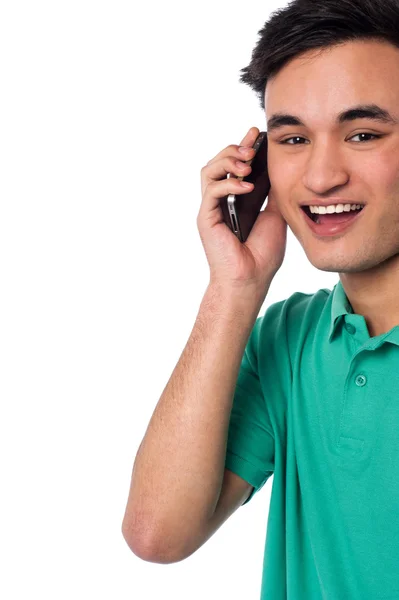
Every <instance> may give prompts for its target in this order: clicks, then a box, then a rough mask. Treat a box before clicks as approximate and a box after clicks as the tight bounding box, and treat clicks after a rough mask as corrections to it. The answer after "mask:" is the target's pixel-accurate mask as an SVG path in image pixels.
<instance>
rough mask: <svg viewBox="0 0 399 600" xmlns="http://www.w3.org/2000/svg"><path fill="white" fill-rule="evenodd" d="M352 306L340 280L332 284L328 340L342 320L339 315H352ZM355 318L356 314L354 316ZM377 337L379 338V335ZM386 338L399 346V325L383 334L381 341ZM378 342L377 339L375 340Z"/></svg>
mask: <svg viewBox="0 0 399 600" xmlns="http://www.w3.org/2000/svg"><path fill="white" fill-rule="evenodd" d="M353 314H354V313H353V308H352V306H351V304H350V302H349V300H348V297H347V295H346V294H345V290H344V288H343V285H342V283H341V280H339V281H338V283H337V284H336V285H335V286H334V288H333V292H332V301H331V323H330V331H329V335H328V340H329V341H330V342H331V338H332V336H333V335H334V333H335V330H336V328H337V326H338V323H340V322H341V321H342V319H341V318H340V317H343V318H344V319H345V316H346V315H353ZM355 318H356V316H355ZM375 339H377V338H375ZM378 339H381V338H380V336H379V338H378ZM383 340H386V341H389V342H391V343H393V344H396V345H398V346H399V326H396V327H393V328H392V329H391V330H390V331H389V332H387V333H385V334H383V336H382V339H381V341H383ZM377 343H378V344H379V343H380V342H379V341H378V342H377Z"/></svg>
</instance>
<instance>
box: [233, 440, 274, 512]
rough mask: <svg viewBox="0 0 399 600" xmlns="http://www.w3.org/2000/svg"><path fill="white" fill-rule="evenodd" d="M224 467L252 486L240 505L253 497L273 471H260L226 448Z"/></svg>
mask: <svg viewBox="0 0 399 600" xmlns="http://www.w3.org/2000/svg"><path fill="white" fill-rule="evenodd" d="M225 468H226V469H229V471H233V473H235V474H236V475H238V476H239V477H241V478H242V479H244V480H245V481H247V482H248V483H249V484H250V485H252V486H253V488H254V489H253V490H252V492H251V494H250V495H249V497H248V498H247V500H246V501H245V502H244V503H243V505H242V506H244V504H247V503H248V502H249V501H250V500H251V499H252V498H253V496H254V495H255V494H256V493H257V492H258V491H259V490H260V489H261V488H262V487H263V486H264V484H265V483H266V481H267V480H268V479H269V477H270V475H272V473H273V471H266V472H264V471H261V470H260V469H259V468H258V467H255V466H254V465H253V464H251V463H249V462H248V461H247V460H246V459H245V458H243V457H241V456H238V454H234V452H231V451H230V450H227V452H226V460H225Z"/></svg>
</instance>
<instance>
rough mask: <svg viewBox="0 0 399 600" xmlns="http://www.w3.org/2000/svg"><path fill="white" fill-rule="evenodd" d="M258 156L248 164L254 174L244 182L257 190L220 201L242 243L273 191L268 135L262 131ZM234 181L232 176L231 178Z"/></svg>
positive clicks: (248, 161)
mask: <svg viewBox="0 0 399 600" xmlns="http://www.w3.org/2000/svg"><path fill="white" fill-rule="evenodd" d="M253 148H254V150H255V156H254V157H253V158H251V159H250V160H247V161H245V162H246V164H247V165H251V167H252V171H251V172H250V174H249V175H246V176H245V177H243V176H240V177H237V179H238V180H240V181H250V182H251V183H253V184H254V187H253V188H252V190H251V191H250V192H247V193H246V194H242V195H241V194H237V195H236V194H229V196H225V197H224V198H221V199H220V208H221V209H222V213H223V220H224V222H225V223H226V225H227V226H228V227H229V228H230V229H231V231H232V232H233V233H234V234H235V235H236V236H237V237H238V239H239V240H240V242H245V241H246V240H247V238H248V236H249V234H250V232H251V229H252V227H253V226H254V224H255V221H256V219H257V217H258V215H259V213H260V210H261V208H262V206H263V204H264V202H265V200H266V197H267V196H268V194H269V191H270V179H269V173H268V170H267V132H266V131H261V132H260V133H259V135H258V137H257V138H256V141H255V143H254V145H253ZM230 177H234V175H232V174H231V173H228V174H227V178H228V179H229V178H230Z"/></svg>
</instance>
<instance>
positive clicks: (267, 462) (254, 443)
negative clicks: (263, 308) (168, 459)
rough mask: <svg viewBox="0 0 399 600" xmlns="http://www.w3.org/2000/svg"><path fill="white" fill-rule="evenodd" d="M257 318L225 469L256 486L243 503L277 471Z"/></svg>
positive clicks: (236, 400) (234, 407)
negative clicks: (261, 374)
mask: <svg viewBox="0 0 399 600" xmlns="http://www.w3.org/2000/svg"><path fill="white" fill-rule="evenodd" d="M261 320H262V317H258V319H257V320H256V322H255V325H254V327H253V329H252V332H251V334H250V336H249V339H248V342H247V345H246V348H245V351H244V354H243V358H242V361H241V366H240V370H239V373H238V378H237V383H236V387H235V391H234V399H233V405H232V410H231V415H230V422H229V429H228V438H227V449H226V459H225V468H226V469H229V470H230V471H233V472H234V473H236V474H237V475H239V476H240V477H242V479H244V480H245V481H247V482H248V483H250V484H251V485H252V486H253V487H254V489H253V490H252V493H251V495H250V496H249V497H248V498H247V500H246V501H245V502H244V504H247V503H248V502H249V501H250V500H251V499H252V498H253V496H254V495H255V494H256V492H258V491H259V490H260V489H261V488H262V486H263V485H264V484H265V483H266V481H267V480H268V479H269V477H270V476H271V475H272V473H273V472H274V435H273V428H272V425H271V422H270V418H269V414H268V410H267V399H265V398H264V394H263V391H262V386H261V381H260V378H259V374H258V368H257V366H258V360H257V348H258V333H259V327H260V324H261Z"/></svg>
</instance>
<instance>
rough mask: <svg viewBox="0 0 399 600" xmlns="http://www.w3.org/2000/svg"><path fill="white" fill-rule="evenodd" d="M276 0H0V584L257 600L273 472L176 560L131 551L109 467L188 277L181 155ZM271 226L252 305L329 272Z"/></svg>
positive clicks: (50, 592)
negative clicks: (274, 246) (274, 238)
mask: <svg viewBox="0 0 399 600" xmlns="http://www.w3.org/2000/svg"><path fill="white" fill-rule="evenodd" d="M281 6H284V3H281V2H280V3H276V2H274V3H273V2H269V3H267V4H266V3H265V2H264V1H260V0H257V1H254V0H252V2H251V3H250V5H248V3H242V2H236V1H232V0H229V1H228V2H227V1H225V0H218V2H214V1H212V2H209V1H207V0H202V2H200V3H191V2H182V1H176V0H175V1H173V0H169V1H168V2H161V1H156V2H149V3H134V2H133V3H132V2H127V1H123V2H122V1H118V0H113V1H112V2H111V1H99V0H97V1H96V2H94V1H88V0H79V1H76V0H69V1H68V2H50V1H47V2H44V1H37V2H27V1H25V2H21V1H18V0H13V2H4V3H2V5H1V9H0V56H1V59H0V77H1V79H0V85H1V93H0V150H1V177H0V186H1V190H0V200H1V204H0V206H1V212H0V285H1V294H0V303H1V306H0V350H1V356H0V369H1V375H0V385H1V389H0V397H1V413H2V414H1V418H0V426H1V431H0V440H1V442H0V443H1V448H0V450H1V457H2V461H1V488H2V493H1V512H0V515H1V516H0V518H1V523H0V526H1V542H0V543H1V547H2V555H3V556H2V561H1V562H2V575H1V580H0V595H1V597H2V598H4V599H6V600H14V599H17V598H18V599H24V600H25V599H26V598H33V597H35V598H36V597H37V598H41V600H47V599H48V600H50V599H51V600H53V599H54V598H57V600H63V599H68V600H70V599H71V598H75V599H79V600H80V599H82V600H83V599H84V600H87V599H88V598H96V600H102V599H106V598H107V599H111V598H112V599H113V600H114V599H116V598H117V599H125V598H126V599H127V598H135V599H137V600H138V599H140V600H141V599H143V600H147V599H150V600H153V599H154V600H155V599H157V598H163V599H173V600H180V599H181V600H183V599H184V600H187V599H188V598H190V600H196V599H198V600H199V599H201V600H202V599H203V598H205V597H206V598H210V599H212V600H213V599H215V600H216V599H224V598H228V599H229V600H238V599H241V598H243V597H246V598H250V599H251V600H252V599H255V598H258V597H259V593H260V584H261V576H262V562H263V550H264V541H265V535H266V523H267V516H268V509H269V498H270V492H271V486H272V481H273V478H271V479H270V480H269V481H268V482H267V484H266V485H265V486H264V488H263V489H262V490H261V491H260V492H259V493H258V494H257V495H256V496H255V497H254V499H253V500H252V501H251V502H250V503H249V504H248V505H246V506H245V507H242V508H241V509H239V510H238V511H237V512H236V513H235V514H234V515H233V516H232V517H231V518H230V519H229V520H228V521H227V522H226V523H225V524H224V525H223V527H222V528H221V529H220V530H219V531H218V532H217V533H216V534H215V535H214V536H213V537H212V538H211V539H210V540H209V541H208V542H207V543H206V544H205V545H204V546H203V547H202V548H200V549H199V550H198V551H197V552H196V553H195V554H194V555H192V556H191V557H190V558H188V559H186V560H185V561H182V562H180V563H175V564H172V565H158V564H153V563H147V562H144V561H142V560H140V559H139V558H138V557H136V556H135V555H134V554H133V553H132V552H131V550H130V549H129V547H128V546H127V544H126V542H125V540H124V538H123V536H122V533H121V524H122V518H123V514H124V510H125V505H126V501H127V496H128V491H129V484H130V475H131V469H132V465H133V461H134V457H135V454H136V451H137V449H138V446H139V444H140V442H141V439H142V436H143V435H144V432H145V429H146V427H147V424H148V421H149V419H150V417H151V415H152V412H153V410H154V408H155V405H156V403H157V401H158V399H159V397H160V395H161V393H162V391H163V389H164V387H165V385H166V383H167V381H168V379H169V377H170V374H171V372H172V370H173V368H174V366H175V364H176V362H177V360H178V359H179V357H180V355H181V352H182V351H183V349H184V346H185V344H186V341H187V339H188V337H189V335H190V332H191V329H192V326H193V324H194V320H195V317H196V315H197V312H198V308H199V305H200V302H201V299H202V296H203V294H204V291H205V289H206V286H207V283H208V275H209V270H208V263H207V261H206V256H205V253H204V251H203V248H202V244H201V240H200V237H199V234H198V230H197V225H196V217H197V213H198V210H199V206H200V202H201V190H200V170H201V168H202V167H203V166H204V165H205V164H206V163H207V162H208V161H209V160H210V159H211V158H212V157H213V156H215V154H217V153H218V152H219V151H220V150H222V149H223V148H224V147H226V146H227V145H229V144H231V143H239V142H240V140H241V138H242V137H243V136H244V135H245V133H246V132H247V131H248V129H249V128H250V127H251V126H256V127H258V128H259V129H260V130H261V131H262V130H265V115H264V113H263V112H262V111H261V109H260V106H259V104H258V99H257V98H256V96H255V95H254V93H253V92H252V91H251V90H250V89H249V88H248V87H247V86H244V85H243V84H240V83H239V81H238V80H239V70H240V69H241V68H242V67H244V66H246V65H247V64H248V63H249V61H250V58H251V52H252V49H253V47H254V45H255V43H256V41H257V39H258V36H257V32H258V31H259V30H260V29H261V27H262V26H263V24H264V22H265V21H266V20H267V19H268V17H269V15H270V13H271V11H272V10H274V9H275V8H278V7H281ZM337 281H338V275H337V274H334V273H323V272H321V271H317V270H316V269H315V268H314V267H313V266H312V265H311V264H310V263H309V262H308V260H307V258H306V256H305V254H304V252H303V250H302V248H301V246H300V245H299V243H298V242H297V240H296V239H295V238H294V237H293V234H292V232H291V231H290V230H289V231H288V245H287V252H286V259H285V262H284V264H283V266H282V268H281V269H280V271H279V272H278V274H277V275H276V277H275V279H274V281H273V284H272V287H271V289H270V292H269V294H268V296H267V298H266V300H265V303H264V306H263V307H262V310H261V313H260V314H263V313H264V312H265V310H266V308H267V307H268V306H269V305H270V304H272V303H274V302H277V301H279V300H282V299H285V298H287V297H289V296H290V295H291V294H293V293H294V292H296V291H302V292H305V293H313V292H315V291H317V290H318V289H320V288H322V287H329V288H330V289H332V287H333V286H334V285H335V283H336V282H337Z"/></svg>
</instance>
